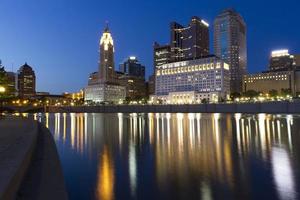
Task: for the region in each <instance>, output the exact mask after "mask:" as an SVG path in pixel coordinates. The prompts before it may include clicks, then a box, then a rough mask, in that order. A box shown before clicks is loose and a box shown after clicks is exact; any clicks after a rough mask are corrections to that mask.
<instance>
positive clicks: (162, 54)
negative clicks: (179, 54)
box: [153, 42, 171, 71]
mask: <svg viewBox="0 0 300 200" xmlns="http://www.w3.org/2000/svg"><path fill="white" fill-rule="evenodd" d="M153 61H154V63H153V64H154V69H153V71H155V70H156V66H161V65H163V64H166V63H169V62H171V47H170V45H160V44H158V43H157V42H155V43H154V45H153Z"/></svg>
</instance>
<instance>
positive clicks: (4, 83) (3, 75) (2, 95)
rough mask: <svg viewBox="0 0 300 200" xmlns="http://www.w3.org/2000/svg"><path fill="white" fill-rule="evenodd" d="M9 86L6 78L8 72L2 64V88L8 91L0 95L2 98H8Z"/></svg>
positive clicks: (0, 79) (0, 66)
mask: <svg viewBox="0 0 300 200" xmlns="http://www.w3.org/2000/svg"><path fill="white" fill-rule="evenodd" d="M7 86H8V80H7V76H6V71H5V69H4V67H3V66H2V65H1V63H0V87H2V88H4V89H5V90H6V91H4V92H2V93H0V98H1V99H3V98H7V97H8V96H7Z"/></svg>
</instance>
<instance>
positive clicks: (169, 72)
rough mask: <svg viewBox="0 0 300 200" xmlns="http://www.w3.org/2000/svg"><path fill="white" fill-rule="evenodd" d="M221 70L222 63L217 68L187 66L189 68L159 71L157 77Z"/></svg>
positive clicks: (211, 66) (211, 65)
mask: <svg viewBox="0 0 300 200" xmlns="http://www.w3.org/2000/svg"><path fill="white" fill-rule="evenodd" d="M220 68H221V66H220V63H217V64H216V65H215V66H214V64H210V65H209V64H207V65H193V66H187V67H178V68H172V69H163V70H157V72H156V75H157V76H160V75H172V74H178V73H186V72H194V71H204V70H214V69H220Z"/></svg>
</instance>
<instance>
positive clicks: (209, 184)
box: [32, 113, 300, 200]
mask: <svg viewBox="0 0 300 200" xmlns="http://www.w3.org/2000/svg"><path fill="white" fill-rule="evenodd" d="M32 117H34V118H35V119H37V120H39V121H41V122H42V123H44V124H45V125H46V126H47V127H48V128H49V129H50V130H51V132H52V134H53V136H54V139H55V142H56V145H57V147H58V152H59V156H60V159H61V163H62V167H63V171H64V176H65V181H66V186H67V189H68V193H69V197H70V199H102V200H112V199H125V200H126V199H146V200H147V199H166V200H167V199H205V200H206V199H208V200H209V199H272V200H273V199H274V200H276V199H280V200H288V199H300V115H299V116H298V115H268V114H258V115H244V114H232V115H230V114H194V113H190V114H181V113H177V114H159V113H153V114H152V113H151V114H136V113H132V114H121V113H119V114H35V115H34V116H32Z"/></svg>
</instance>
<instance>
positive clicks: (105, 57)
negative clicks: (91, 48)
mask: <svg viewBox="0 0 300 200" xmlns="http://www.w3.org/2000/svg"><path fill="white" fill-rule="evenodd" d="M99 47H100V61H99V72H100V73H99V75H100V81H102V82H115V70H114V69H115V62H114V41H113V38H112V35H111V33H110V31H109V28H108V25H106V28H105V29H104V32H103V34H102V37H101V39H100V46H99Z"/></svg>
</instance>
